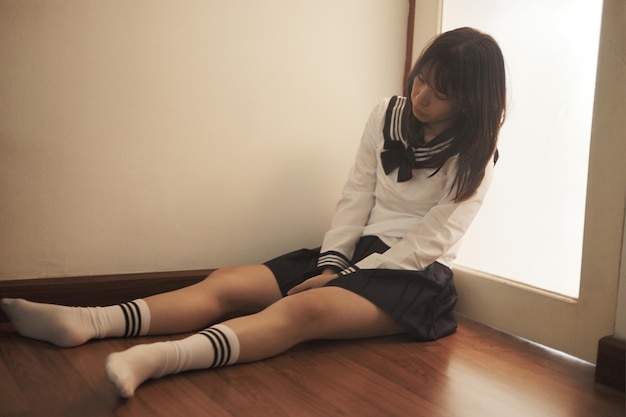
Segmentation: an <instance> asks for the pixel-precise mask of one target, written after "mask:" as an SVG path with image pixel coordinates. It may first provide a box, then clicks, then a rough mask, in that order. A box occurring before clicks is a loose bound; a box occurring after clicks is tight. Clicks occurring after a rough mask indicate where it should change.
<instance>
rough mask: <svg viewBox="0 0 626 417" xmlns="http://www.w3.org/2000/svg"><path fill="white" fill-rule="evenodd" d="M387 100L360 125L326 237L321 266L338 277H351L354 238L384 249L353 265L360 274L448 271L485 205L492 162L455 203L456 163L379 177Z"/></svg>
mask: <svg viewBox="0 0 626 417" xmlns="http://www.w3.org/2000/svg"><path fill="white" fill-rule="evenodd" d="M389 101H390V99H385V100H383V101H382V103H380V104H379V105H378V106H377V107H376V108H375V109H374V110H373V111H372V113H371V115H370V117H369V120H368V122H367V124H366V127H365V131H364V133H363V136H362V139H361V143H360V145H359V148H358V151H357V155H356V160H355V162H354V165H353V166H352V169H351V171H350V174H349V176H348V180H347V182H346V183H345V185H344V187H343V189H342V197H341V199H340V200H339V202H338V204H337V207H336V210H335V215H334V217H333V220H332V224H331V228H330V230H329V231H328V232H327V233H326V234H325V236H324V241H323V244H322V249H321V255H320V258H319V262H318V266H319V267H334V268H336V269H339V270H340V273H341V274H347V273H350V272H352V271H353V270H354V268H351V267H350V266H351V264H350V262H349V261H348V260H349V259H351V258H352V255H353V253H354V249H355V247H356V244H357V242H358V240H359V238H361V237H362V236H369V235H373V236H377V237H379V238H380V239H381V240H382V241H383V242H384V243H385V244H386V245H387V246H389V247H390V248H389V249H388V250H387V251H386V252H385V253H382V254H378V253H373V254H371V255H369V256H367V257H366V258H364V259H363V260H361V261H359V262H357V263H356V264H355V266H356V267H357V268H359V269H396V270H423V269H425V268H426V267H427V266H428V265H430V264H431V263H433V262H439V263H442V264H444V265H446V266H448V267H450V266H451V264H452V262H453V261H454V259H455V258H456V254H457V251H458V249H459V246H460V243H461V239H462V237H463V235H464V234H465V232H466V231H467V229H468V228H469V226H470V224H471V223H472V220H473V219H474V217H475V216H476V213H477V212H478V210H479V209H480V207H481V206H482V204H483V201H484V198H485V195H486V193H487V190H488V189H489V185H490V184H491V179H492V175H493V163H488V164H487V167H486V169H485V177H484V179H483V181H482V183H481V184H480V186H479V187H478V189H477V191H476V192H475V193H474V195H472V196H471V197H470V198H469V199H467V200H464V201H462V202H458V203H457V202H454V200H453V198H454V192H452V193H450V188H451V186H452V184H453V182H454V178H455V175H456V171H457V156H453V157H451V158H450V159H448V160H447V161H446V163H445V164H444V165H443V167H442V168H441V169H440V170H439V171H438V172H437V173H436V174H435V175H433V176H431V175H432V174H433V172H435V171H436V169H435V168H428V169H414V170H413V171H412V173H413V177H412V178H411V179H410V180H408V181H405V182H398V180H397V169H396V170H394V171H393V172H391V173H390V174H389V175H387V174H385V172H384V170H383V167H382V164H381V159H380V158H381V157H380V155H381V153H382V152H383V150H384V149H383V145H384V136H383V124H384V117H385V113H386V110H387V106H388V105H389Z"/></svg>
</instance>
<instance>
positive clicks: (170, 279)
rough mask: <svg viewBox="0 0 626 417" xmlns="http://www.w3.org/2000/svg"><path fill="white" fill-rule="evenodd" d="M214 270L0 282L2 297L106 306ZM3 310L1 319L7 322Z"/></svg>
mask: <svg viewBox="0 0 626 417" xmlns="http://www.w3.org/2000/svg"><path fill="white" fill-rule="evenodd" d="M211 272H213V269H204V270H195V271H174V272H155V273H137V274H121V275H98V276H88V277H68V278H41V279H24V280H5V281H0V298H4V297H10V298H25V299H27V300H31V301H38V302H44V303H52V304H62V305H71V306H104V305H111V304H118V303H121V302H124V301H128V300H133V299H136V298H142V297H148V296H150V295H154V294H158V293H162V292H165V291H172V290H175V289H178V288H182V287H186V286H189V285H191V284H195V283H197V282H199V281H201V280H202V279H204V278H205V277H206V276H207V275H209V274H210V273H211ZM7 320H8V319H7V317H6V316H5V315H4V314H3V313H2V312H1V311H0V322H2V321H7Z"/></svg>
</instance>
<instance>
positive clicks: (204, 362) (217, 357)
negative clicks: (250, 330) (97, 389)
mask: <svg viewBox="0 0 626 417" xmlns="http://www.w3.org/2000/svg"><path fill="white" fill-rule="evenodd" d="M238 359H239V338H238V337H237V335H236V334H235V332H233V331H232V330H231V329H230V328H229V327H227V326H225V325H223V324H218V325H215V326H212V327H210V328H208V329H205V330H203V331H201V332H200V333H197V334H194V335H192V336H189V337H187V338H185V339H182V340H176V341H172V342H158V343H152V344H147V345H137V346H134V347H132V348H130V349H128V350H125V351H124V352H118V353H112V354H111V355H109V357H108V358H107V363H106V372H107V375H108V377H109V379H110V380H111V382H113V384H115V386H116V388H117V390H118V392H119V394H120V395H121V396H122V397H127V398H128V397H132V396H133V394H134V392H135V390H136V389H137V387H138V386H139V385H141V384H142V383H143V382H144V381H146V380H147V379H150V378H161V377H163V376H165V375H170V374H176V373H179V372H183V371H189V370H194V369H207V368H216V367H220V366H226V365H231V364H233V363H235V362H237V360H238Z"/></svg>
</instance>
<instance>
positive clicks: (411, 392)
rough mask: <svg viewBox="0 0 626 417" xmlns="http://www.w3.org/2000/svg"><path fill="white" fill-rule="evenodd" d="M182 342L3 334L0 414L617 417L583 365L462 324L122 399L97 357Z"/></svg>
mask: <svg viewBox="0 0 626 417" xmlns="http://www.w3.org/2000/svg"><path fill="white" fill-rule="evenodd" d="M181 337H183V336H172V337H171V338H170V337H149V338H140V339H110V340H101V341H93V342H90V343H88V344H86V345H85V346H81V347H79V348H73V349H60V348H57V347H54V346H51V345H49V344H46V343H42V342H37V341H33V340H29V339H26V338H22V337H20V336H18V335H16V334H15V333H14V332H13V330H12V328H11V326H10V324H0V416H1V417H31V416H33V417H39V416H46V417H49V416H81V417H106V416H116V417H127V416H133V417H147V416H150V417H154V416H157V417H159V416H174V415H184V416H186V417H196V416H207V415H211V416H218V417H233V416H236V417H239V416H255V417H257V416H261V417H262V416H272V417H280V416H290V417H291V416H297V417H308V416H311V417H313V416H324V417H333V416H359V417H361V416H373V417H377V416H381V417H382V416H384V417H393V416H403V417H405V416H428V417H457V416H458V417H473V416H480V417H489V416H507V417H522V416H523V417H528V416H532V417H561V416H563V417H566V416H567V417H572V416H573V417H578V416H580V417H621V416H624V415H625V410H624V408H625V407H624V393H623V392H620V391H617V390H615V389H612V388H608V387H606V386H603V385H599V384H597V383H595V382H594V367H593V366H592V365H591V364H588V363H584V362H581V361H576V360H572V359H570V358H566V357H564V356H562V355H557V354H555V353H554V352H551V351H548V350H546V349H543V348H541V347H538V346H536V345H534V344H530V343H528V342H526V341H523V340H520V339H518V338H515V337H512V336H510V335H506V334H504V333H501V332H497V331H495V330H493V329H489V328H487V327H485V326H481V325H479V324H476V323H473V322H471V321H468V320H464V319H461V326H460V328H459V331H458V332H457V333H456V334H454V335H452V336H450V337H447V338H444V339H441V340H438V341H435V342H428V343H415V342H413V341H411V340H410V339H409V338H408V337H406V336H393V337H385V338H378V339H370V340H362V341H317V342H309V343H305V344H302V345H300V346H297V347H295V348H293V349H292V350H290V351H289V352H286V353H285V354H283V355H280V356H277V357H275V358H272V359H268V360H266V361H262V362H258V363H253V364H244V365H236V366H232V367H227V368H222V369H217V370H207V371H197V372H189V373H184V374H180V375H174V376H170V377H166V378H162V379H160V380H155V381H149V382H147V383H146V384H144V385H142V386H141V387H140V388H139V390H138V391H137V393H136V395H135V397H133V398H132V399H129V400H123V399H119V398H118V397H117V395H116V394H115V391H114V389H113V386H112V385H111V384H110V383H109V382H108V380H107V379H106V376H105V373H104V361H105V359H106V356H107V355H108V354H109V353H111V352H113V351H118V350H123V349H127V348H128V347H130V346H133V345H135V344H138V343H146V342H153V341H159V340H168V339H178V338H181Z"/></svg>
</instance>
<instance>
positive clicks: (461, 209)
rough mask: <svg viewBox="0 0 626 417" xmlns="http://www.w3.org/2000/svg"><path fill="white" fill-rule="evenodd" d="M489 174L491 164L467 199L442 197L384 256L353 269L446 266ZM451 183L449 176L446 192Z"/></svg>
mask: <svg viewBox="0 0 626 417" xmlns="http://www.w3.org/2000/svg"><path fill="white" fill-rule="evenodd" d="M448 162H449V163H450V162H453V160H450V161H448ZM492 175H493V164H492V163H489V164H488V165H487V167H486V169H485V177H484V179H483V181H482V183H481V185H480V186H479V188H478V189H477V191H476V193H475V194H474V195H473V196H472V197H471V198H469V199H468V200H465V201H462V202H459V203H455V202H454V201H453V200H452V197H451V195H448V194H446V196H445V197H444V198H442V199H441V200H440V201H439V202H438V204H436V205H435V206H433V207H432V208H431V209H430V210H429V211H428V212H427V213H426V215H425V216H424V217H423V218H422V220H421V221H420V222H419V223H418V224H417V225H416V226H415V227H414V228H413V229H411V230H409V231H408V232H407V234H406V235H405V236H404V238H403V239H401V240H400V241H398V242H397V243H396V244H394V245H393V246H392V247H391V248H390V249H389V250H388V251H386V252H385V253H383V254H377V253H374V254H372V255H370V256H368V257H367V258H365V259H363V260H362V261H360V262H358V263H357V264H356V266H357V267H358V268H360V269H376V268H384V269H417V270H421V269H425V268H426V267H427V266H428V265H430V264H431V263H433V262H435V261H438V260H439V261H443V262H444V263H448V262H447V261H451V260H452V259H454V257H455V255H456V249H457V247H458V245H459V244H460V241H461V238H462V237H463V235H464V234H465V232H466V231H467V229H468V228H469V226H470V225H471V223H472V221H473V219H474V217H475V216H476V214H477V213H478V210H479V209H480V207H481V206H482V203H483V201H484V198H485V195H486V193H487V190H488V189H489V186H490V184H491V179H492ZM452 180H453V175H449V176H448V180H447V181H446V189H448V190H449V189H450V187H449V186H450V184H449V183H450V182H451V181H452ZM447 255H449V256H447Z"/></svg>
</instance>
